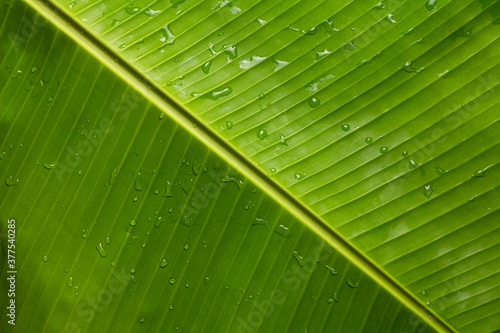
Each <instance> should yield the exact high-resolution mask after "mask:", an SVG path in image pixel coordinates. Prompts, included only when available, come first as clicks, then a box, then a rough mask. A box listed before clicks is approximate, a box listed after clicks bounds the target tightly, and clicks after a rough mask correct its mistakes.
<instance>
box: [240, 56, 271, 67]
mask: <svg viewBox="0 0 500 333" xmlns="http://www.w3.org/2000/svg"><path fill="white" fill-rule="evenodd" d="M266 59H267V57H261V56H256V55H254V56H251V57H250V59H248V60H247V59H244V60H241V61H240V68H241V69H247V68H250V67H253V66H255V65H257V64H258V63H260V62H262V61H264V60H266Z"/></svg>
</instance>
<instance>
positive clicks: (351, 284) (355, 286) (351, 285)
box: [345, 276, 359, 288]
mask: <svg viewBox="0 0 500 333" xmlns="http://www.w3.org/2000/svg"><path fill="white" fill-rule="evenodd" d="M345 280H346V282H347V284H348V285H349V287H351V288H357V287H358V285H359V283H358V282H354V281H353V280H351V279H350V278H349V277H347V276H346V278H345Z"/></svg>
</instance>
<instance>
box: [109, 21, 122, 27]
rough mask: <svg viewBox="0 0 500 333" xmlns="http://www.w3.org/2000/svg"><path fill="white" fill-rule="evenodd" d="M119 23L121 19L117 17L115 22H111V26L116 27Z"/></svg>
mask: <svg viewBox="0 0 500 333" xmlns="http://www.w3.org/2000/svg"><path fill="white" fill-rule="evenodd" d="M118 23H120V21H118V20H117V19H113V22H111V26H112V27H114V26H115V25H117V24H118Z"/></svg>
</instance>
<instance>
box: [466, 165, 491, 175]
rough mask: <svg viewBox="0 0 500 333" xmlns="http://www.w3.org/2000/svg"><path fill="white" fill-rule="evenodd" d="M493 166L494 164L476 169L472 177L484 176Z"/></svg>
mask: <svg viewBox="0 0 500 333" xmlns="http://www.w3.org/2000/svg"><path fill="white" fill-rule="evenodd" d="M492 166H493V164H491V165H488V166H487V167H485V168H483V169H479V170H477V171H475V172H474V173H473V174H472V175H471V178H478V177H484V174H485V173H486V171H488V169H489V168H491V167H492Z"/></svg>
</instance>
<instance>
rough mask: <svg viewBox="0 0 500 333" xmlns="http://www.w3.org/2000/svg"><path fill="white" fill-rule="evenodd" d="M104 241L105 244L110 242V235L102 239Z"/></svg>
mask: <svg viewBox="0 0 500 333" xmlns="http://www.w3.org/2000/svg"><path fill="white" fill-rule="evenodd" d="M104 243H106V244H111V237H109V236H108V237H106V239H105V240H104Z"/></svg>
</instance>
